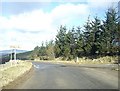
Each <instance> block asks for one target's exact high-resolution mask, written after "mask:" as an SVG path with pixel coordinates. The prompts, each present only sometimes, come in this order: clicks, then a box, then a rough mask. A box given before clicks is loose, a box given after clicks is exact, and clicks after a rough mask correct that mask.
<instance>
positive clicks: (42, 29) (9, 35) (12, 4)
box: [0, 0, 119, 50]
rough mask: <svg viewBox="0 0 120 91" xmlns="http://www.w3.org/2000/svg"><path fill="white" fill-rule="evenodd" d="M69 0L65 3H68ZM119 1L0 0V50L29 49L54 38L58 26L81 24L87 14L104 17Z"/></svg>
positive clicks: (83, 22)
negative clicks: (109, 8)
mask: <svg viewBox="0 0 120 91" xmlns="http://www.w3.org/2000/svg"><path fill="white" fill-rule="evenodd" d="M68 1H69V2H68ZM118 1H119V0H99V1H98V0H33V1H32V0H1V1H0V50H5V49H10V46H11V45H19V46H20V49H23V50H32V49H33V48H34V47H35V46H37V45H38V46H40V45H41V42H42V41H46V40H47V41H49V40H51V39H53V40H54V38H55V35H56V34H57V30H58V29H59V26H60V25H67V28H68V29H69V28H71V27H72V26H83V25H84V24H85V22H86V20H87V18H88V16H89V15H90V17H91V19H92V18H93V17H95V16H96V15H97V16H98V17H99V18H100V19H104V17H105V12H106V10H107V8H108V7H110V6H111V5H117V2H118Z"/></svg>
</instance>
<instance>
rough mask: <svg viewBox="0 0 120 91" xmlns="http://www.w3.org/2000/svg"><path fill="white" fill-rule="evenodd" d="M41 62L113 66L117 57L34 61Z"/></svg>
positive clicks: (116, 61)
mask: <svg viewBox="0 0 120 91" xmlns="http://www.w3.org/2000/svg"><path fill="white" fill-rule="evenodd" d="M35 61H42V62H55V63H58V62H60V63H73V64H75V63H77V64H114V63H118V56H103V57H96V58H93V57H81V58H78V59H77V58H76V59H73V60H62V58H56V59H55V60H35Z"/></svg>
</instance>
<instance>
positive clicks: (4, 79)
mask: <svg viewBox="0 0 120 91" xmlns="http://www.w3.org/2000/svg"><path fill="white" fill-rule="evenodd" d="M10 64H12V65H13V66H12V65H11V66H10V67H8V68H7V69H4V70H0V88H2V87H3V86H6V85H8V84H9V83H10V82H12V81H14V80H15V79H17V78H18V77H19V76H21V75H22V74H24V73H25V72H27V71H28V70H30V69H31V67H32V63H31V62H25V61H18V62H16V63H10ZM4 66H5V64H4ZM5 67H6V66H5Z"/></svg>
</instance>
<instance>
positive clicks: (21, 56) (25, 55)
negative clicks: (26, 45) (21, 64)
mask: <svg viewBox="0 0 120 91" xmlns="http://www.w3.org/2000/svg"><path fill="white" fill-rule="evenodd" d="M31 53H32V51H27V52H24V53H18V54H17V59H20V60H29V59H30V56H31Z"/></svg>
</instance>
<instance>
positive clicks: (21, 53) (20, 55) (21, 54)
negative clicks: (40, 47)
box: [0, 50, 32, 64]
mask: <svg viewBox="0 0 120 91" xmlns="http://www.w3.org/2000/svg"><path fill="white" fill-rule="evenodd" d="M0 53H1V55H0V64H2V63H5V62H8V61H9V60H10V57H11V50H4V51H0ZM31 53H32V51H25V50H17V59H20V60H29V59H30V55H31Z"/></svg>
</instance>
